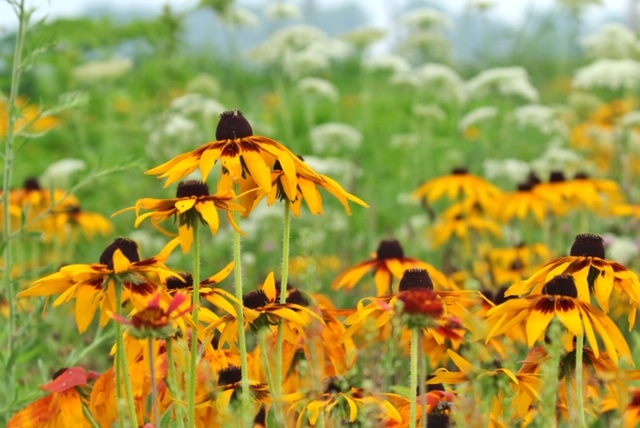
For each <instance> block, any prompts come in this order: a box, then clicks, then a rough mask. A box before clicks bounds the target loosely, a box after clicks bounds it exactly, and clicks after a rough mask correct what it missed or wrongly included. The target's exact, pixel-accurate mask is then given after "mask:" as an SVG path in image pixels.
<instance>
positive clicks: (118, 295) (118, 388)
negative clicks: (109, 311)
mask: <svg viewBox="0 0 640 428" xmlns="http://www.w3.org/2000/svg"><path fill="white" fill-rule="evenodd" d="M121 296H122V290H120V287H116V300H117V301H118V302H119V301H120V298H121ZM119 306H120V305H118V307H119ZM117 311H118V312H120V309H119V308H118V310H117ZM118 315H120V314H119V313H118ZM120 337H122V325H121V324H120V323H119V322H116V342H117V343H118V345H117V346H116V358H115V366H116V395H117V396H118V427H120V428H124V419H125V418H124V414H125V413H126V407H125V405H124V394H123V392H122V359H121V358H120V354H121V351H120V339H119V338H120Z"/></svg>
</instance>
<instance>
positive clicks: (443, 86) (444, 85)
mask: <svg viewBox="0 0 640 428" xmlns="http://www.w3.org/2000/svg"><path fill="white" fill-rule="evenodd" d="M413 73H414V74H415V75H416V76H417V77H418V78H419V79H420V82H421V84H422V85H423V87H425V88H427V89H434V88H437V89H434V90H431V91H430V92H431V93H435V94H436V95H438V99H440V100H443V101H446V100H451V99H455V100H457V101H460V102H464V100H465V98H466V94H465V86H464V81H463V80H462V78H461V77H460V76H459V75H458V73H456V72H455V70H453V69H452V68H451V67H449V66H446V65H444V64H438V63H429V64H425V65H423V66H420V67H418V68H416V69H415V70H414V72H413Z"/></svg>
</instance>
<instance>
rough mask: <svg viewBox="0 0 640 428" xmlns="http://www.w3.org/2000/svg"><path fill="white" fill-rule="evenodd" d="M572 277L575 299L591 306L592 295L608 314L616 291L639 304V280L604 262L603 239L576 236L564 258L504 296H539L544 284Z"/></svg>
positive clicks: (515, 286)
mask: <svg viewBox="0 0 640 428" xmlns="http://www.w3.org/2000/svg"><path fill="white" fill-rule="evenodd" d="M563 274H570V275H573V277H574V279H575V282H576V286H577V288H578V296H577V297H578V299H580V300H583V301H585V302H588V303H591V293H593V294H594V295H595V298H596V301H597V302H598V305H600V307H601V308H602V309H603V310H604V311H605V312H607V313H608V312H609V299H610V297H611V292H612V291H613V290H614V289H616V291H618V292H619V293H624V294H626V295H627V297H628V298H629V299H630V301H631V303H632V305H631V306H637V305H638V304H639V303H640V281H639V280H638V276H637V275H636V274H635V273H633V272H631V271H630V270H628V269H627V268H626V267H625V266H623V265H621V264H619V263H616V262H613V261H609V260H606V259H605V251H604V242H603V240H602V237H600V236H598V235H592V234H579V235H578V236H576V239H575V241H574V243H573V245H572V246H571V252H570V254H569V256H567V257H561V258H559V259H556V260H553V261H551V262H549V263H547V264H546V265H544V266H543V267H542V268H541V269H540V270H539V271H538V272H536V273H535V274H534V275H533V276H532V277H531V278H529V279H527V280H524V281H521V282H518V283H516V284H514V285H512V286H511V287H510V288H509V289H508V290H507V293H506V295H507V296H512V295H516V296H522V295H525V294H528V293H531V294H540V293H541V292H542V288H543V287H544V286H545V284H546V283H547V282H548V281H549V280H550V279H551V278H553V277H555V276H557V275H563ZM629 322H630V327H633V324H634V322H635V310H632V311H630V315H629Z"/></svg>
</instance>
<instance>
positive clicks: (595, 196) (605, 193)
mask: <svg viewBox="0 0 640 428" xmlns="http://www.w3.org/2000/svg"><path fill="white" fill-rule="evenodd" d="M571 184H573V185H574V186H575V187H576V189H575V191H574V192H572V193H571V194H570V196H569V203H570V204H572V205H575V206H580V207H584V208H587V209H589V210H592V211H598V212H603V213H606V212H608V208H609V207H610V206H612V205H618V204H622V203H624V202H625V199H626V198H625V196H624V193H623V192H622V189H621V188H620V185H619V184H618V183H617V182H616V181H614V180H607V179H604V178H593V177H590V176H589V175H588V174H587V173H584V172H579V173H577V174H576V175H575V176H574V177H573V180H571Z"/></svg>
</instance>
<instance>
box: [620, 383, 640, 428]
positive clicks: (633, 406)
mask: <svg viewBox="0 0 640 428" xmlns="http://www.w3.org/2000/svg"><path fill="white" fill-rule="evenodd" d="M623 418H624V427H625V428H632V427H637V426H638V425H640V389H638V388H633V389H632V390H631V401H630V402H629V404H628V405H627V408H626V409H625V410H624V415H623Z"/></svg>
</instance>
